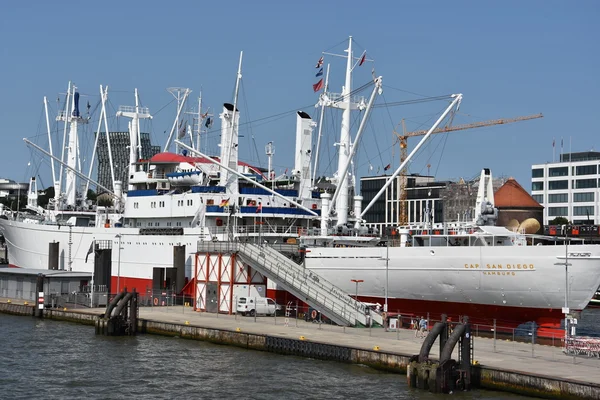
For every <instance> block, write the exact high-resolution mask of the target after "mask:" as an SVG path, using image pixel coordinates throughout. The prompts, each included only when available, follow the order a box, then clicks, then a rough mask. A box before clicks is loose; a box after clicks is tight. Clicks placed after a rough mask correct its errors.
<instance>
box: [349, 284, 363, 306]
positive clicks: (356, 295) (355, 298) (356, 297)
mask: <svg viewBox="0 0 600 400" xmlns="http://www.w3.org/2000/svg"><path fill="white" fill-rule="evenodd" d="M350 282H354V283H356V294H355V295H354V300H356V301H358V284H359V283H363V282H364V279H350Z"/></svg>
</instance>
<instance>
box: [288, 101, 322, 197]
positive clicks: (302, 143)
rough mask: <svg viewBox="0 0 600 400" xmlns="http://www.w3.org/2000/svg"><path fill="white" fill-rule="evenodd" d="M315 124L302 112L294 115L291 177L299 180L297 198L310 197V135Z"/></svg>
mask: <svg viewBox="0 0 600 400" xmlns="http://www.w3.org/2000/svg"><path fill="white" fill-rule="evenodd" d="M315 126H316V123H315V122H314V121H313V120H312V119H311V118H310V115H308V114H307V113H305V112H304V111H298V112H297V115H296V149H295V152H296V156H295V160H294V161H295V164H294V170H293V171H292V175H294V176H295V177H296V179H298V180H299V182H300V184H299V188H298V197H299V198H301V199H309V198H310V197H311V193H310V191H311V187H312V184H311V172H310V166H311V162H310V161H311V159H312V156H311V151H312V133H313V128H314V127H315Z"/></svg>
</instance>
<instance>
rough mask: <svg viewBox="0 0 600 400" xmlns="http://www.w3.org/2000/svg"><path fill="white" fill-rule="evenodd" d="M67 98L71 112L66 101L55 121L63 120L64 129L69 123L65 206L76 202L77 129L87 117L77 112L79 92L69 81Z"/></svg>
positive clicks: (86, 120)
mask: <svg viewBox="0 0 600 400" xmlns="http://www.w3.org/2000/svg"><path fill="white" fill-rule="evenodd" d="M67 99H70V100H71V107H70V110H72V112H69V106H68V101H67V105H66V106H65V112H62V113H60V114H59V115H58V117H56V119H57V121H63V122H64V123H65V130H66V123H67V122H68V123H69V137H68V142H67V144H66V146H65V147H66V148H67V163H66V164H67V166H68V168H67V172H66V180H65V184H66V185H65V204H66V205H67V206H73V207H74V206H75V205H76V202H77V175H76V174H75V172H74V171H76V169H77V163H78V160H79V136H78V133H77V130H78V127H79V124H80V123H82V124H86V123H87V122H88V120H89V119H88V118H82V117H81V114H80V112H79V92H77V87H76V86H75V85H71V83H70V82H69V88H68V90H67ZM61 175H62V167H61ZM55 196H56V194H55Z"/></svg>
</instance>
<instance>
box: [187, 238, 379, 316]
mask: <svg viewBox="0 0 600 400" xmlns="http://www.w3.org/2000/svg"><path fill="white" fill-rule="evenodd" d="M198 251H202V252H242V253H245V254H246V256H247V257H248V258H250V259H252V261H254V262H256V263H258V264H260V265H262V266H263V267H264V268H265V269H266V270H268V271H270V272H271V274H273V275H274V276H275V277H277V278H278V279H280V280H282V281H284V282H283V283H287V284H288V286H293V288H295V289H296V290H297V291H299V292H301V293H302V294H303V295H304V296H308V297H309V298H310V299H312V300H313V301H314V302H316V303H318V304H320V305H321V306H322V307H324V308H326V309H329V310H330V311H331V312H332V313H336V314H337V315H340V316H342V317H343V319H344V320H346V321H347V322H351V321H357V322H359V323H361V324H363V325H366V323H367V317H366V315H365V313H366V310H367V307H366V305H365V304H364V303H362V302H360V301H356V300H355V299H353V298H352V297H350V296H349V295H348V294H346V293H344V292H343V291H341V290H340V289H339V288H337V287H336V286H335V285H333V284H332V283H330V282H329V281H327V280H325V279H324V278H322V277H319V276H317V275H316V274H313V273H312V271H307V270H306V269H304V268H303V267H301V266H300V265H298V264H296V263H295V262H294V261H292V260H290V259H289V258H287V257H286V256H285V255H283V254H281V253H280V252H278V251H276V250H275V249H272V248H271V247H269V246H258V245H255V244H252V243H241V242H231V241H228V242H202V241H201V242H198ZM267 255H268V257H267ZM332 295H333V297H334V298H335V299H336V300H337V301H333V300H331V296H332ZM340 303H341V304H340ZM322 311H323V310H322ZM371 318H372V321H373V322H376V323H379V324H380V325H383V318H382V317H381V315H379V314H377V313H374V312H373V313H371Z"/></svg>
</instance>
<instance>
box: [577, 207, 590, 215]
mask: <svg viewBox="0 0 600 400" xmlns="http://www.w3.org/2000/svg"><path fill="white" fill-rule="evenodd" d="M573 215H594V206H575V207H573Z"/></svg>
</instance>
